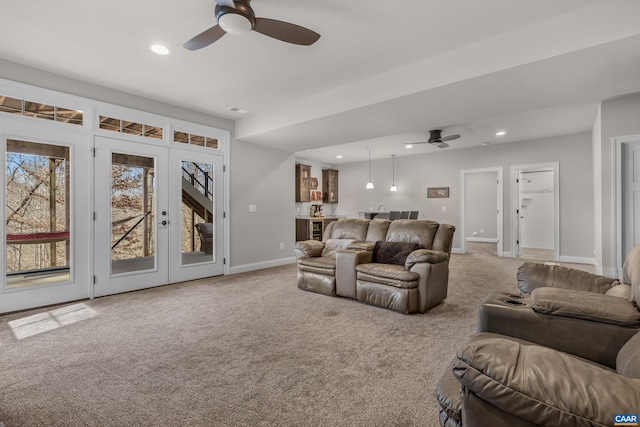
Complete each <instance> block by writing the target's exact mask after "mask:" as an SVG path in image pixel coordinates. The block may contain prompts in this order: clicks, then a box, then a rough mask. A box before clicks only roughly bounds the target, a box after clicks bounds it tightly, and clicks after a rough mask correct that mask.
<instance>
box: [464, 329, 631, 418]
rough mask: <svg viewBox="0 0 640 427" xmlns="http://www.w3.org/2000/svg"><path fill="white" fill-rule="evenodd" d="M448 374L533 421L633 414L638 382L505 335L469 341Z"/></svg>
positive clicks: (496, 404)
mask: <svg viewBox="0 0 640 427" xmlns="http://www.w3.org/2000/svg"><path fill="white" fill-rule="evenodd" d="M453 373H454V375H455V376H456V377H457V378H458V380H459V381H460V383H461V384H462V386H463V387H465V388H466V391H470V392H471V393H473V394H474V395H475V396H477V397H478V398H480V399H482V400H483V401H485V402H487V403H489V404H490V405H493V406H494V407H497V408H499V409H501V410H502V411H505V412H507V413H509V414H512V415H514V416H516V417H518V418H520V419H523V420H525V421H527V422H529V423H531V424H533V425H563V426H564V425H611V423H612V420H613V415H614V414H616V413H637V411H638V407H639V405H640V398H639V397H638V396H639V393H640V385H639V384H638V380H633V379H629V378H626V377H624V376H622V375H619V374H617V373H616V372H615V371H613V370H612V369H608V368H605V367H602V366H600V365H597V364H594V363H592V362H589V361H587V360H584V359H580V358H577V357H575V356H571V355H568V354H566V353H563V352H559V351H556V350H553V349H550V348H547V347H542V346H538V345H533V344H530V343H529V344H525V343H522V342H516V341H512V340H509V339H505V338H483V339H479V340H475V341H472V342H471V343H470V344H468V345H467V346H466V347H465V348H464V349H463V350H462V351H461V352H460V353H459V355H458V360H456V361H455V363H454V367H453ZM464 399H465V398H464V396H463V402H462V413H463V414H464V412H465V400H464Z"/></svg>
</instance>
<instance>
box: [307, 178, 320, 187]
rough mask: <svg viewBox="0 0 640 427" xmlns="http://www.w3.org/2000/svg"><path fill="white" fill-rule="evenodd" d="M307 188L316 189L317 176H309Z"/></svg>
mask: <svg viewBox="0 0 640 427" xmlns="http://www.w3.org/2000/svg"><path fill="white" fill-rule="evenodd" d="M309 188H311V189H312V190H317V189H318V178H314V177H311V178H309Z"/></svg>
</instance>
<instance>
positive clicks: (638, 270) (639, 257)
mask: <svg viewBox="0 0 640 427" xmlns="http://www.w3.org/2000/svg"><path fill="white" fill-rule="evenodd" d="M622 282H623V283H626V284H627V285H631V301H633V302H634V303H636V304H638V305H640V245H636V246H634V248H633V249H631V252H630V253H629V255H628V256H627V259H626V260H625V261H624V266H623V267H622Z"/></svg>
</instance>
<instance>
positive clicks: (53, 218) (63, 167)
mask: <svg viewBox="0 0 640 427" xmlns="http://www.w3.org/2000/svg"><path fill="white" fill-rule="evenodd" d="M69 170H70V164H69V147H65V146H59V145H51V144H42V143H37V142H31V141H22V140H15V139H7V152H6V168H5V173H6V193H5V200H6V211H5V212H6V218H5V224H6V236H5V238H6V254H5V256H6V258H5V260H6V264H5V265H6V272H5V273H6V289H16V288H23V287H31V286H37V285H44V284H50V283H58V282H67V281H69V280H70V271H71V270H70V267H71V258H70V238H71V229H70V215H69V213H70V191H69V184H70V178H69Z"/></svg>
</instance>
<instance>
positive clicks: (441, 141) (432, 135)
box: [405, 129, 460, 148]
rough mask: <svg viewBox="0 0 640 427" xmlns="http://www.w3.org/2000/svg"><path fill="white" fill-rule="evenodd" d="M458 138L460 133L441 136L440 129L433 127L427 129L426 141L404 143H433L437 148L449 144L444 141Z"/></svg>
mask: <svg viewBox="0 0 640 427" xmlns="http://www.w3.org/2000/svg"><path fill="white" fill-rule="evenodd" d="M458 138H460V135H458V134H457V133H456V134H452V135H447V136H442V129H433V130H430V131H429V139H428V140H426V141H420V142H405V145H415V144H434V145H437V146H438V148H447V147H448V146H449V144H447V143H446V142H445V141H452V140H454V139H458Z"/></svg>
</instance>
